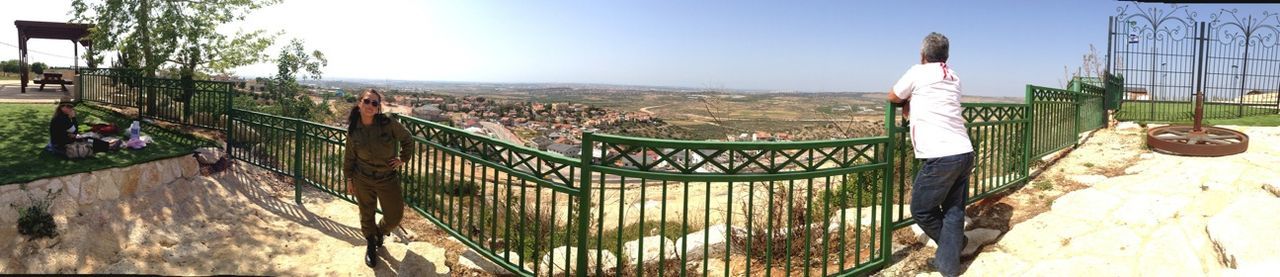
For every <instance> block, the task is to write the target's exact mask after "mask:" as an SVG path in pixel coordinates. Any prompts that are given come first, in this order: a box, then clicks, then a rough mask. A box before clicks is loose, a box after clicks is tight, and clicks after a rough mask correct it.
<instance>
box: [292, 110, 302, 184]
mask: <svg viewBox="0 0 1280 277" xmlns="http://www.w3.org/2000/svg"><path fill="white" fill-rule="evenodd" d="M293 201H294V202H296V203H298V205H302V119H297V118H294V119H293Z"/></svg>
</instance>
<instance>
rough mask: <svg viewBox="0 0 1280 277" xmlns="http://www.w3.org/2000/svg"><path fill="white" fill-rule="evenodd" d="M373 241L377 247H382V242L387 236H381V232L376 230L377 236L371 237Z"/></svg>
mask: <svg viewBox="0 0 1280 277" xmlns="http://www.w3.org/2000/svg"><path fill="white" fill-rule="evenodd" d="M373 239H374V240H375V241H376V242H377V244H378V247H382V241H384V240H386V239H387V234H383V233H382V230H378V235H375V236H373Z"/></svg>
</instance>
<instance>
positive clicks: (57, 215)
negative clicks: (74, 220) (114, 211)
mask: <svg viewBox="0 0 1280 277" xmlns="http://www.w3.org/2000/svg"><path fill="white" fill-rule="evenodd" d="M199 174H200V165H199V164H198V163H196V160H195V158H194V157H191V156H181V157H176V158H169V159H163V160H157V161H151V162H147V163H141V164H135V165H131V166H127V167H119V168H112V169H104V170H98V171H93V172H85V173H77V174H71V175H65V176H58V177H51V178H44V179H40V180H35V181H31V182H27V183H26V188H25V189H26V190H23V188H22V186H20V185H19V184H8V185H3V186H0V224H15V223H17V222H18V208H17V207H25V206H27V205H29V204H30V202H31V200H30V199H28V193H30V195H31V196H34V197H35V198H36V199H42V198H44V196H46V195H48V193H49V191H50V190H52V191H57V190H59V189H61V190H62V193H61V194H60V195H58V196H57V197H56V198H54V200H53V204H52V205H51V207H50V213H52V214H53V215H54V221H55V222H57V223H58V224H59V225H61V224H63V223H65V221H66V216H68V215H74V214H76V213H78V212H79V211H80V207H82V206H86V205H91V204H94V203H96V202H100V201H102V202H114V201H119V200H126V201H127V199H129V198H131V197H133V196H134V195H135V194H136V193H137V192H140V191H149V190H152V189H155V188H157V187H160V186H162V185H165V184H169V183H170V182H173V181H174V180H177V179H180V178H185V177H192V176H196V175H199ZM11 204H12V205H17V207H11V206H10V205H11Z"/></svg>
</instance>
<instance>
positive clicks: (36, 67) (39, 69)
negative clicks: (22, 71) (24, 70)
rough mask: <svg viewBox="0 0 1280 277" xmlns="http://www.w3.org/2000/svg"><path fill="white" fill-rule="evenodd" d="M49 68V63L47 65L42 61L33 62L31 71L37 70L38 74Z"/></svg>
mask: <svg viewBox="0 0 1280 277" xmlns="http://www.w3.org/2000/svg"><path fill="white" fill-rule="evenodd" d="M48 68H49V65H46V64H44V63H42V62H37V63H33V64H31V72H35V73H36V74H44V70H45V69H48Z"/></svg>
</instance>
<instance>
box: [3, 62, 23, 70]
mask: <svg viewBox="0 0 1280 277" xmlns="http://www.w3.org/2000/svg"><path fill="white" fill-rule="evenodd" d="M19 70H22V68H21V67H20V66H19V65H18V60H7V61H3V62H0V71H2V72H8V73H18V71H19Z"/></svg>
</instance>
